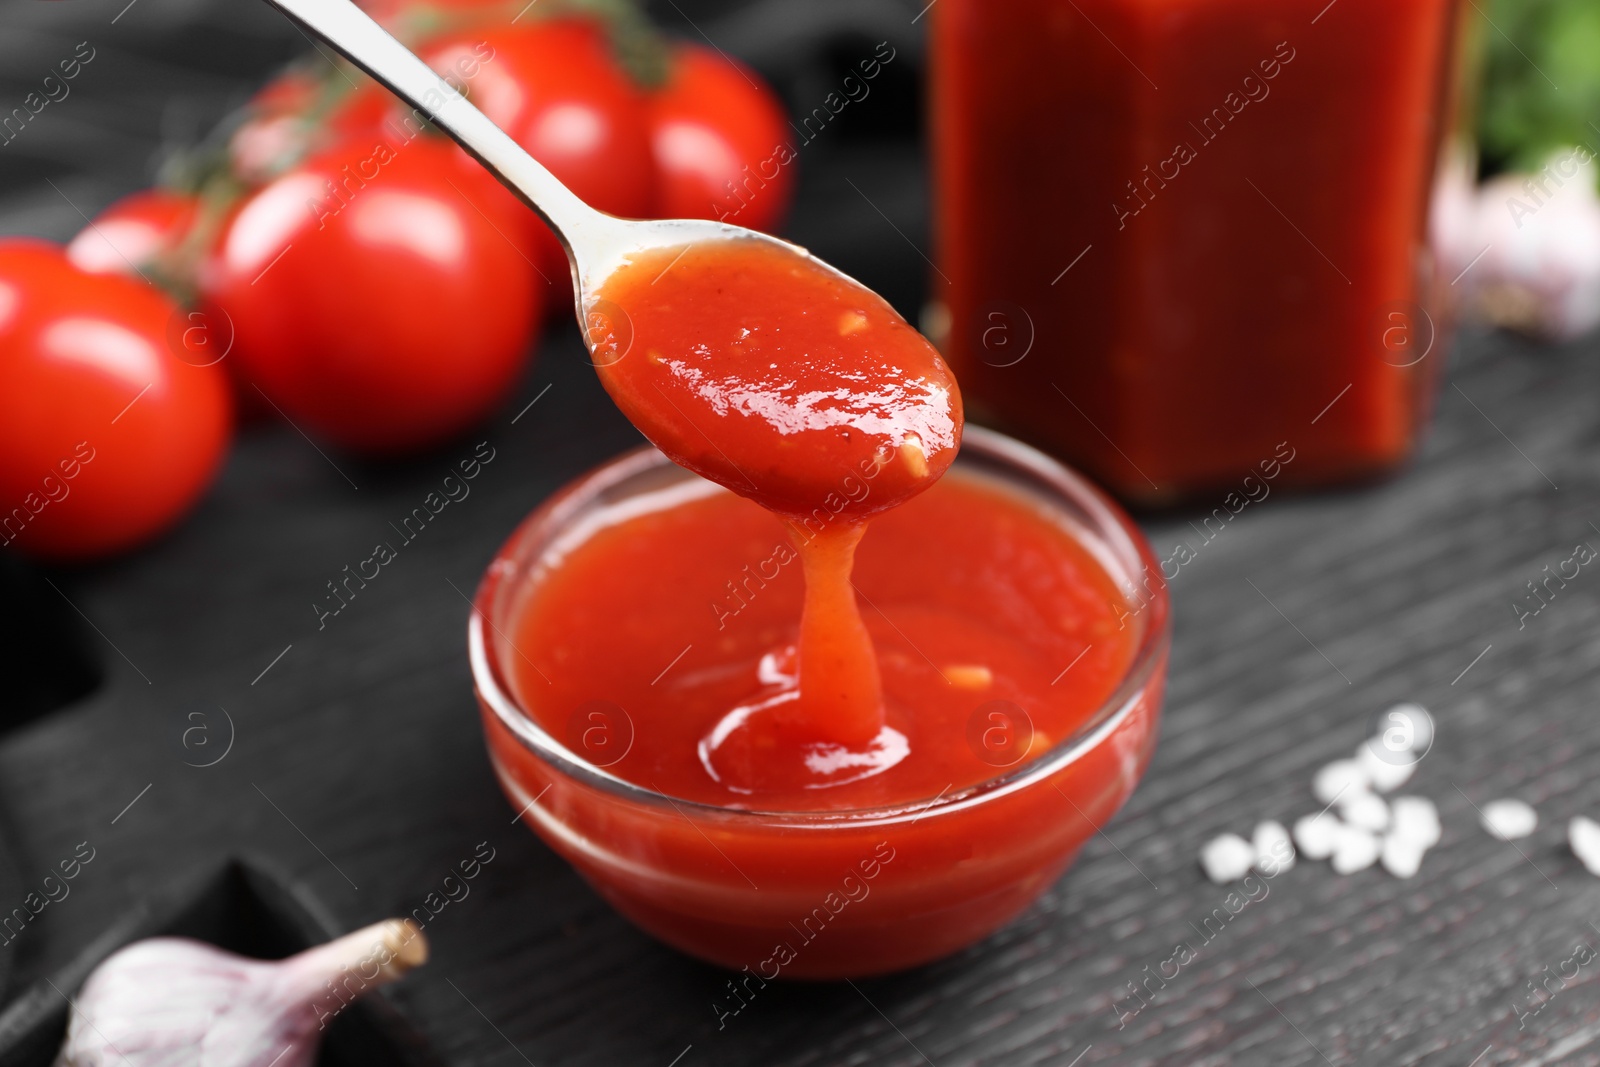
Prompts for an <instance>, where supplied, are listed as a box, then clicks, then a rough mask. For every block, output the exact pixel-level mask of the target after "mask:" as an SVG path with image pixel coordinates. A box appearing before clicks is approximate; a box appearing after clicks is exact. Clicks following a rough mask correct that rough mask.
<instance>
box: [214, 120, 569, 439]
mask: <svg viewBox="0 0 1600 1067" xmlns="http://www.w3.org/2000/svg"><path fill="white" fill-rule="evenodd" d="M459 155H460V153H459V152H458V150H457V149H456V148H455V147H454V146H453V145H451V144H449V143H447V142H445V141H443V140H441V139H439V138H437V137H435V136H433V135H431V134H418V135H417V136H415V137H414V138H413V139H411V140H409V141H406V140H398V141H396V142H393V143H391V142H389V141H387V140H384V139H382V138H380V137H378V136H377V135H375V134H374V135H369V136H366V137H361V136H352V137H351V138H349V139H348V140H345V141H343V142H341V143H340V144H338V145H336V146H334V147H333V148H331V149H329V150H328V151H326V152H323V153H321V154H319V155H317V156H314V157H313V158H311V159H309V160H307V161H306V162H305V163H303V164H301V165H300V166H298V167H295V168H294V169H292V170H290V171H289V172H287V173H286V174H284V175H282V176H281V177H279V178H278V179H276V180H275V181H273V182H272V183H270V184H269V185H267V186H265V187H264V188H262V189H261V190H259V191H258V192H256V193H255V194H254V195H253V196H251V197H249V198H247V199H246V200H245V201H244V202H243V203H242V204H241V205H240V206H239V207H238V208H237V210H236V211H235V213H234V214H233V215H232V217H231V219H230V220H229V221H228V223H227V225H226V227H225V230H224V232H223V234H222V236H221V239H220V241H219V242H218V245H217V248H216V251H215V253H214V254H213V255H212V257H211V258H210V260H208V261H207V263H206V264H205V265H204V267H203V268H202V271H201V277H200V287H201V293H202V297H203V301H202V303H203V306H204V309H205V311H206V313H207V314H208V315H209V316H210V319H211V321H214V322H218V323H222V322H227V323H230V324H231V326H232V329H233V330H234V332H235V341H234V347H233V352H232V354H231V356H230V359H229V363H230V364H231V365H232V367H233V370H234V372H235V374H236V376H237V377H238V378H239V379H240V381H241V382H242V383H243V389H246V390H259V392H260V393H261V394H262V395H264V396H265V397H266V398H267V399H268V400H269V401H270V402H271V403H272V405H273V406H275V407H276V408H277V409H278V410H279V412H281V413H282V414H283V415H284V416H285V417H287V418H288V419H289V420H291V421H292V422H293V423H294V424H295V425H296V426H298V427H300V428H301V429H302V430H304V431H305V432H307V433H310V434H312V435H314V436H317V437H320V438H322V439H324V440H327V441H331V442H333V443H334V444H337V445H340V446H342V447H345V448H349V449H352V450H356V451H360V452H364V453H369V454H395V453H401V452H407V451H415V450H417V449H421V448H424V447H426V446H429V445H432V444H436V443H438V442H440V441H443V440H445V439H448V438H449V437H451V436H452V435H454V434H457V433H460V432H462V431H464V430H465V429H467V428H468V427H469V426H471V425H472V424H473V423H475V422H477V421H478V420H480V419H482V418H483V417H484V416H485V415H487V414H488V413H489V411H491V410H492V409H493V408H494V407H495V406H496V405H497V404H498V403H499V402H500V401H501V400H502V399H503V398H504V397H505V395H506V393H507V391H508V390H509V389H510V388H511V387H512V386H513V384H514V383H515V381H516V379H517V377H518V375H519V374H520V373H521V371H522V370H523V368H524V366H525V364H526V360H527V356H528V351H529V347H530V344H531V341H532V337H533V333H534V329H535V327H536V325H537V321H538V317H539V312H540V295H539V290H538V289H537V288H536V286H535V282H536V279H537V277H538V275H537V272H536V270H535V268H534V265H533V263H532V262H530V258H529V256H528V255H527V253H526V252H525V251H523V250H522V249H521V248H519V247H518V245H517V244H516V243H515V242H514V241H513V239H512V235H513V234H515V233H516V231H517V228H518V227H519V226H521V225H524V224H525V218H524V217H525V216H526V215H527V214H528V212H527V209H526V208H524V207H523V206H522V204H521V203H520V202H518V201H517V200H516V199H515V198H514V197H512V195H511V194H510V193H509V192H507V191H506V190H505V189H504V188H502V187H501V186H500V185H499V184H498V183H496V182H494V181H493V180H492V179H491V178H489V176H488V175H487V174H486V173H484V172H483V171H481V170H479V171H477V172H476V173H473V172H470V171H467V170H466V169H465V168H463V167H461V166H460V165H459V164H458V162H457V157H458V156H459Z"/></svg>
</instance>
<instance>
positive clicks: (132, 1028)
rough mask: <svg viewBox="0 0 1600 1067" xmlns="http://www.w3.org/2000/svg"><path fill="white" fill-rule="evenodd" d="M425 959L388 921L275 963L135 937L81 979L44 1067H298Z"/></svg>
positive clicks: (423, 942) (410, 935)
mask: <svg viewBox="0 0 1600 1067" xmlns="http://www.w3.org/2000/svg"><path fill="white" fill-rule="evenodd" d="M427 958H428V942H427V939H426V938H424V937H423V935H422V931H421V930H420V929H419V928H418V927H417V926H416V924H415V923H412V922H411V921H410V920H401V919H388V920H385V921H384V922H381V923H376V924H374V925H372V926H368V927H365V928H364V929H361V930H357V931H355V932H354V933H350V934H346V935H345V936H343V937H340V938H337V939H335V940H333V941H330V942H328V943H327V944H324V945H317V946H316V947H314V948H310V949H307V950H306V951H304V952H302V953H300V954H299V955H296V956H291V957H289V958H288V959H285V960H272V961H268V960H252V959H246V958H245V957H243V956H236V955H234V954H233V953H231V952H224V951H223V950H221V949H219V948H216V947H214V946H212V945H208V944H205V943H203V942H199V941H190V940H186V939H183V938H173V937H158V938H151V939H149V940H146V941H136V942H134V943H133V944H131V945H129V946H127V947H126V948H123V949H121V950H119V951H117V952H114V953H112V954H111V955H110V956H108V957H107V958H106V959H105V960H104V961H103V962H102V963H101V964H100V966H98V967H96V968H95V970H94V972H93V973H92V974H90V975H89V978H88V980H87V981H86V982H85V983H84V985H83V989H82V991H81V992H80V993H79V994H78V998H77V1000H76V1002H75V1003H74V1005H73V1007H74V1009H75V1010H74V1011H73V1012H72V1015H71V1019H70V1022H69V1023H68V1026H67V1038H66V1041H65V1043H64V1044H63V1045H62V1047H61V1051H60V1053H59V1054H58V1055H57V1057H56V1061H55V1067H112V1065H113V1064H115V1065H119V1067H120V1065H126V1067H155V1065H157V1064H163V1065H164V1064H170V1063H176V1062H196V1063H200V1064H204V1065H205V1067H309V1065H310V1064H311V1063H312V1062H313V1060H314V1059H315V1058H316V1053H317V1047H318V1045H319V1044H320V1043H321V1037H322V1031H323V1030H324V1029H326V1028H327V1026H328V1025H330V1024H331V1023H332V1022H333V1020H334V1019H335V1018H337V1017H338V1015H339V1014H340V1013H341V1012H342V1011H343V1010H344V1009H345V1008H346V1007H348V1006H349V1004H350V1003H351V1002H353V1001H354V1000H355V999H356V998H357V997H359V996H361V995H363V994H365V993H367V992H370V991H371V990H373V989H376V988H378V987H379V986H382V985H386V984H388V983H389V982H392V981H394V980H395V979H397V978H399V977H400V976H401V975H403V974H405V973H406V972H407V971H410V970H411V969H412V968H414V967H417V966H420V965H421V964H422V963H424V962H426V961H427Z"/></svg>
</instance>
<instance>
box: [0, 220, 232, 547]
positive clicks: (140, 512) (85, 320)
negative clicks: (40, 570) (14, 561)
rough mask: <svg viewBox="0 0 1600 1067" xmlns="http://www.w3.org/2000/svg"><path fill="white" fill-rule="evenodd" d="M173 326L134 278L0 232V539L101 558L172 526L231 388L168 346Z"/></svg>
mask: <svg viewBox="0 0 1600 1067" xmlns="http://www.w3.org/2000/svg"><path fill="white" fill-rule="evenodd" d="M181 323H182V320H181V318H180V317H179V312H178V309H177V307H176V306H175V305H174V304H173V303H172V301H171V300H169V299H168V298H167V297H166V296H165V295H164V294H163V293H161V291H160V290H158V289H155V288H153V287H151V286H149V285H147V284H145V283H144V282H142V281H138V280H136V279H132V278H124V277H120V276H118V275H114V274H87V273H85V272H83V271H81V270H79V269H78V268H77V267H75V266H73V265H72V264H71V263H70V262H68V260H67V257H66V256H65V255H64V254H63V253H62V251H61V249H59V248H57V247H56V246H55V245H51V244H46V243H45V242H42V241H33V240H26V239H10V240H4V241H0V457H3V458H0V509H3V510H0V543H6V544H9V543H11V542H13V541H14V542H15V543H16V546H17V547H18V548H19V549H21V550H22V551H24V552H27V553H29V554H31V555H36V556H40V557H44V558H48V559H62V560H67V559H85V558H89V557H93V556H102V555H105V554H107V553H111V552H115V551H118V550H120V549H124V548H128V547H130V546H132V545H134V544H137V543H139V542H141V541H144V540H146V539H148V538H150V537H152V536H154V535H155V534H156V533H158V532H159V531H161V530H162V529H164V528H166V527H167V526H169V525H171V524H172V523H173V522H175V521H176V520H177V519H178V517H179V516H180V515H182V514H183V513H184V512H186V511H187V510H188V509H189V507H190V506H191V505H192V504H193V503H194V502H195V500H196V499H197V498H198V497H199V496H200V494H201V492H203V491H204V490H205V488H206V486H207V485H209V484H210V482H211V480H212V478H213V477H214V476H215V475H216V473H217V469H218V467H219V466H220V465H221V462H222V458H223V455H224V453H225V451H226V448H227V444H228V436H229V432H230V429H231V426H232V414H231V406H230V402H229V398H228V385H227V381H226V379H225V378H224V377H223V375H222V373H221V371H220V370H219V369H218V368H216V367H214V366H195V365H191V364H190V363H188V362H186V361H185V360H184V359H180V358H179V357H178V356H177V355H175V354H174V351H173V348H172V347H171V346H172V345H173V344H176V343H178V342H176V341H172V340H170V338H173V337H174V336H175V335H180V334H181V331H180V330H175V329H174V327H175V326H181Z"/></svg>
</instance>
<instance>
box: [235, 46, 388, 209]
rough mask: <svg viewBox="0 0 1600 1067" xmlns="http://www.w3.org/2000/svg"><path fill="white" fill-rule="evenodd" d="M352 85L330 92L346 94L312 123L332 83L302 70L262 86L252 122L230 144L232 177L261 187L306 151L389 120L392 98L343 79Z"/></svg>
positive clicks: (359, 78) (359, 79)
mask: <svg viewBox="0 0 1600 1067" xmlns="http://www.w3.org/2000/svg"><path fill="white" fill-rule="evenodd" d="M346 76H347V77H348V78H349V79H350V80H351V81H353V82H354V83H355V88H353V89H350V88H349V86H348V83H347V82H346V81H345V80H344V78H343V77H340V76H339V75H335V74H332V73H331V72H330V73H329V75H328V77H332V78H336V79H337V80H336V81H334V82H332V83H331V86H332V88H333V89H334V90H340V91H342V90H347V89H348V91H347V92H346V93H345V95H344V96H343V97H342V98H341V99H340V100H339V101H338V103H337V104H335V105H334V107H333V108H332V110H331V111H330V112H329V113H328V114H327V115H326V116H324V117H323V118H322V119H321V121H320V122H316V123H314V122H312V120H311V118H310V114H311V111H312V109H313V108H315V107H316V106H317V104H318V103H319V102H320V100H321V99H322V96H323V94H324V93H325V92H327V91H328V90H329V87H330V83H329V82H327V81H326V80H325V79H323V78H318V77H315V76H313V75H311V74H309V73H307V72H305V71H303V70H290V71H286V72H285V73H283V74H280V75H278V76H277V77H276V78H274V79H272V80H271V81H269V82H268V83H267V84H266V85H264V86H262V88H261V89H260V91H258V92H257V93H256V94H255V95H254V96H253V97H251V98H250V105H249V106H250V111H251V116H250V118H249V119H247V120H246V121H245V122H244V124H243V125H241V126H240V127H239V128H238V129H237V130H235V131H234V133H233V136H232V137H231V138H229V140H228V154H229V158H230V160H231V161H232V163H233V170H234V173H235V174H236V175H238V176H239V177H240V178H243V179H244V180H245V181H248V182H253V183H264V182H267V181H270V180H271V179H273V178H275V177H277V176H278V175H279V174H281V173H282V172H283V171H284V170H285V169H287V168H288V167H289V166H291V165H293V164H294V163H295V162H297V161H298V159H299V157H300V156H302V155H304V154H306V152H307V150H308V149H309V148H324V147H327V146H328V145H330V144H332V143H334V142H335V141H338V140H340V139H342V138H343V137H344V135H346V134H353V133H366V132H367V131H369V130H372V129H375V128H376V127H377V126H378V124H379V123H380V122H382V121H383V119H384V118H385V117H386V116H387V115H388V114H389V109H390V108H391V107H392V106H393V104H394V97H393V95H391V94H390V92H389V91H388V90H387V89H384V88H383V87H382V86H380V85H378V83H377V82H374V81H373V80H372V79H371V78H368V77H367V76H366V75H365V74H361V73H357V72H352V73H349V74H348V75H346Z"/></svg>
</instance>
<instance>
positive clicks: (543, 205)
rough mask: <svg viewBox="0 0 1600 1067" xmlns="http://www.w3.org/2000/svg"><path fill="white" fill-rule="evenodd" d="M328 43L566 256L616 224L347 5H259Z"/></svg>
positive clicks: (295, 1) (323, 0) (326, 1)
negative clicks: (519, 208)
mask: <svg viewBox="0 0 1600 1067" xmlns="http://www.w3.org/2000/svg"><path fill="white" fill-rule="evenodd" d="M266 2H267V3H269V4H271V5H272V6H273V7H275V8H277V9H278V10H279V11H282V12H283V13H284V14H285V15H287V16H289V18H290V19H292V20H293V21H295V22H297V23H299V24H300V25H301V26H303V27H305V28H306V29H307V30H308V31H310V32H311V33H312V34H314V35H315V36H317V37H320V38H322V39H323V40H324V41H326V42H328V43H329V44H330V45H332V46H333V47H334V48H335V49H336V50H338V51H339V53H340V54H342V55H343V56H344V57H345V58H346V59H348V60H350V62H352V63H354V64H355V65H356V66H358V67H360V68H361V69H362V70H364V71H366V72H367V73H368V74H370V75H372V77H373V78H375V79H376V80H377V81H379V82H381V83H382V84H383V85H385V86H387V87H388V88H389V90H390V91H392V92H393V93H394V94H395V95H396V96H398V97H400V99H402V100H404V101H405V102H406V103H408V104H410V105H411V106H412V107H414V108H416V109H417V110H418V111H419V112H421V113H422V114H423V115H424V116H426V117H428V118H429V119H431V120H432V121H433V123H434V124H435V125H436V126H438V127H439V128H440V129H442V130H444V131H445V132H446V133H448V134H449V135H450V136H451V137H452V138H453V139H454V140H455V141H456V143H457V144H459V145H461V147H462V148H464V149H466V150H467V151H468V152H470V153H471V154H472V155H473V156H474V157H475V158H476V159H477V160H478V161H479V162H480V163H482V164H483V165H484V166H485V167H487V168H488V170H489V173H491V174H493V175H494V176H495V177H496V178H498V179H500V181H501V182H502V183H503V184H504V185H505V186H506V188H508V189H510V190H511V191H512V192H513V193H515V194H517V196H518V197H519V198H520V199H521V200H523V201H525V202H526V203H527V204H528V206H529V207H531V208H533V210H534V211H536V212H538V213H539V216H540V217H541V218H543V219H544V220H545V221H546V222H547V223H549V224H550V228H551V229H552V230H554V231H555V233H556V236H557V237H558V238H559V239H560V241H561V244H562V246H563V247H564V248H565V249H566V251H567V258H568V259H569V260H573V259H574V251H573V249H574V246H575V245H583V244H585V243H588V244H590V245H591V246H592V244H593V243H594V242H597V241H600V240H601V239H602V238H603V237H604V236H605V232H606V231H609V230H612V229H613V228H614V227H616V226H617V225H618V220H616V219H613V218H612V217H611V216H609V215H606V214H604V213H602V212H599V211H596V210H595V209H594V208H592V207H590V206H589V205H588V204H585V203H584V202H583V201H582V200H580V199H578V197H577V196H576V195H575V194H574V193H573V192H572V190H571V189H568V188H567V187H566V186H565V185H563V184H561V181H560V180H559V179H558V178H556V176H555V175H554V174H551V173H550V172H549V171H548V170H546V169H545V168H544V165H543V164H541V163H540V162H539V161H538V160H536V159H534V158H533V157H532V156H530V155H529V154H528V153H527V152H526V151H525V150H524V149H523V148H522V146H521V145H519V144H517V142H516V141H514V140H512V139H511V137H510V136H508V135H507V134H506V132H505V131H504V130H502V129H501V128H500V127H498V126H496V125H495V124H494V123H493V122H491V121H489V118H488V116H487V115H485V114H484V113H483V112H481V111H479V110H478V109H477V108H476V107H474V106H473V105H472V104H470V103H469V102H468V101H467V98H466V97H464V96H462V95H461V94H460V93H458V92H457V91H456V90H455V89H454V88H453V87H452V86H451V85H450V83H449V82H447V81H445V80H444V79H443V78H441V77H440V76H439V75H438V74H437V73H435V72H434V71H433V70H432V69H430V68H429V67H428V65H427V64H426V63H424V62H423V61H422V60H420V59H418V58H417V56H416V54H415V53H413V52H412V51H411V50H410V49H408V48H406V46H405V45H403V44H401V43H400V42H399V41H397V40H395V39H394V38H393V37H391V36H390V35H389V33H388V31H386V30H385V29H384V28H383V27H382V26H379V25H378V24H377V23H376V22H374V21H373V20H372V18H371V17H370V16H369V15H368V14H367V13H366V12H365V11H362V10H361V9H360V8H359V7H357V6H356V5H355V4H354V3H352V2H351V0H266Z"/></svg>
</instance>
